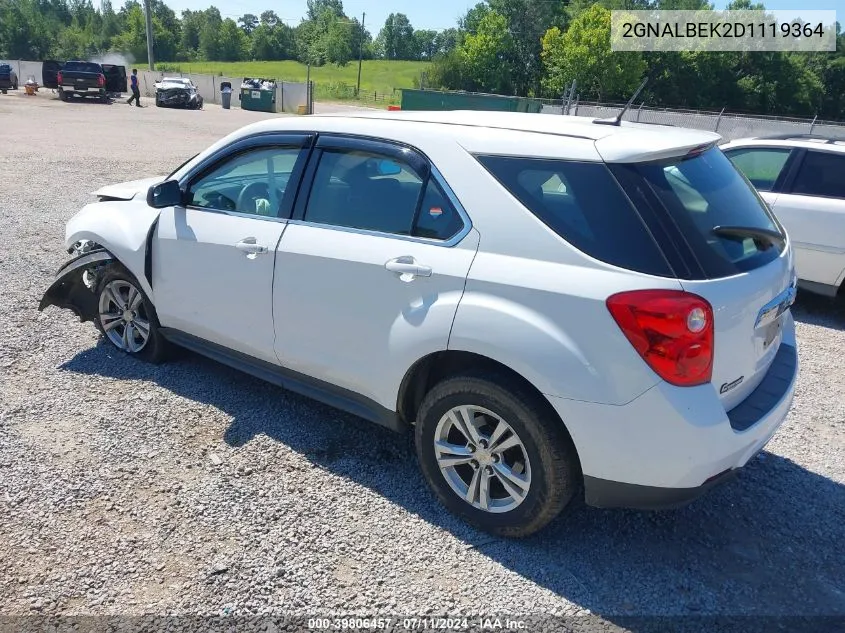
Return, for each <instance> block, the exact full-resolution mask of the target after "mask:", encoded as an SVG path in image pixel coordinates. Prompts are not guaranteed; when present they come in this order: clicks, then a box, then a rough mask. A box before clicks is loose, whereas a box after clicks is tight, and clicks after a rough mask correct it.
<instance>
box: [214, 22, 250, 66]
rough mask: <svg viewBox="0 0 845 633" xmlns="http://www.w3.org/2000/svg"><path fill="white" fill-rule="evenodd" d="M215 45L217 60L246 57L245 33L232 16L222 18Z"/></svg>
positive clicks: (233, 59)
mask: <svg viewBox="0 0 845 633" xmlns="http://www.w3.org/2000/svg"><path fill="white" fill-rule="evenodd" d="M217 46H218V48H217V58H216V59H217V60H220V61H223V62H236V61H240V60H242V59H244V58H245V57H246V51H247V50H248V46H247V38H246V35H245V34H244V32H243V31H242V30H241V29H240V28H238V24H237V22H235V21H234V20H233V19H232V18H226V19H225V20H223V23H222V24H221V26H220V31H219V34H218V37H217Z"/></svg>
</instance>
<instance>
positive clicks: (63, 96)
mask: <svg viewBox="0 0 845 633" xmlns="http://www.w3.org/2000/svg"><path fill="white" fill-rule="evenodd" d="M59 100H60V101H67V93H65V91H64V90H59Z"/></svg>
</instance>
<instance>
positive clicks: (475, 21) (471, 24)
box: [458, 2, 490, 35]
mask: <svg viewBox="0 0 845 633" xmlns="http://www.w3.org/2000/svg"><path fill="white" fill-rule="evenodd" d="M488 13H490V6H489V5H488V4H486V3H485V2H479V3H478V4H476V5H475V6H474V7H472V8H471V9H469V10H468V11H467V12H466V14H465V15H464V17H462V18H460V19H459V20H458V28H459V29H460V31H461V32H462V33H463V34H471V35H475V34H476V33H477V32H478V25H479V24H481V20H482V19H484V16H485V15H487V14H488Z"/></svg>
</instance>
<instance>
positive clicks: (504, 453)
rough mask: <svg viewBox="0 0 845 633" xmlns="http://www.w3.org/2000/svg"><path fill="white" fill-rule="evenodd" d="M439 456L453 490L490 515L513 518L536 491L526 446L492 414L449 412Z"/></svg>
mask: <svg viewBox="0 0 845 633" xmlns="http://www.w3.org/2000/svg"><path fill="white" fill-rule="evenodd" d="M434 454H435V457H436V459H437V465H438V466H439V467H440V472H441V473H442V474H443V477H444V478H445V479H446V481H447V483H448V484H449V487H450V488H451V489H452V490H453V492H455V494H457V495H458V496H459V497H461V498H462V499H463V500H464V501H466V502H467V503H468V504H470V505H471V506H473V507H474V508H476V509H479V510H483V511H485V512H492V513H502V512H510V511H511V510H513V509H514V508H516V507H517V506H518V505H519V504H521V503H522V502H523V501H524V500H525V498H526V496H527V495H528V491H529V490H530V489H531V464H530V462H529V460H528V451H527V450H526V448H525V445H524V444H523V443H522V440H521V439H520V438H519V436H518V435H517V433H516V431H514V429H513V427H511V426H510V425H509V424H508V423H507V422H506V421H505V420H503V419H502V418H501V417H500V416H498V415H496V414H495V413H493V412H492V411H490V410H488V409H484V408H482V407H477V406H469V405H468V406H460V407H454V408H452V409H450V410H449V411H448V412H447V413H446V414H445V415H444V416H443V417H442V418H441V419H440V421H439V422H438V424H437V428H436V429H435V432H434Z"/></svg>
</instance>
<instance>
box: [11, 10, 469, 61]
mask: <svg viewBox="0 0 845 633" xmlns="http://www.w3.org/2000/svg"><path fill="white" fill-rule="evenodd" d="M150 13H151V14H152V25H153V57H154V59H155V61H157V62H158V61H160V62H190V61H224V62H231V61H245V60H262V61H264V60H287V59H293V60H299V61H302V62H304V63H311V64H315V65H323V64H338V65H345V64H347V63H349V62H350V61H351V60H353V59H358V57H359V55H362V56H363V57H364V58H365V59H374V58H381V59H389V60H420V61H426V60H431V59H433V58H434V57H435V56H436V55H438V54H445V53H448V52H449V51H450V50H452V49H453V48H454V46H455V42H456V37H457V30H456V29H450V30H447V31H443V32H438V31H433V30H425V29H419V30H417V29H414V27H413V26H412V25H411V22H410V20H408V17H407V16H406V15H404V14H402V13H395V14H394V13H391V14H390V15H389V16H388V18H387V20H386V21H385V23H384V25H383V26H382V28H381V30H380V31H379V32H378V34H377V36H376V37H375V39H374V38H373V37H372V35H371V34H370V32H369V31H368V30H366V29H365V28H364V26H363V25H362V24H361V21H359V20H358V18H357V17H349V16H347V15H346V13H345V12H344V9H343V2H342V0H308V9H307V13H306V15H305V17H304V18H303V19H302V20H301V22H300V23H299V24H298V25H296V26H292V25H289V24H286V23H285V22H284V21H282V20H281V19H280V18H279V16H278V15H277V14H276V12H275V11H272V10H267V11H264V12H263V13H261V15H253V14H249V13H247V14H245V15H242V16H241V17H239V18H237V19H233V18H232V17H224V16H223V15H222V14H221V13H220V10H219V9H217V8H216V7H214V6H211V7H209V8H208V9H205V10H203V11H191V10H186V11H183V12H182V15H181V16H177V15H176V14H175V12H174V11H173V10H172V9H171V8H170V7H168V6H167V5H166V4H165V2H163V0H150ZM106 52H118V53H123V54H127V55H131V57H132V58H133V59H134V60H135V61H137V62H145V61H147V40H146V23H145V16H144V10H143V7H142V5H141V3H140V2H139V1H138V0H125V3H124V4H123V6H122V7H120V8H119V9H117V10H115V8H114V6H113V5H112V3H111V1H110V0H102V2H101V4H100V6H98V7H95V6H94V5H93V3H92V2H91V0H0V58H5V59H8V58H12V59H47V58H54V59H77V58H86V57H93V56H96V55H100V54H103V53H106Z"/></svg>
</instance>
